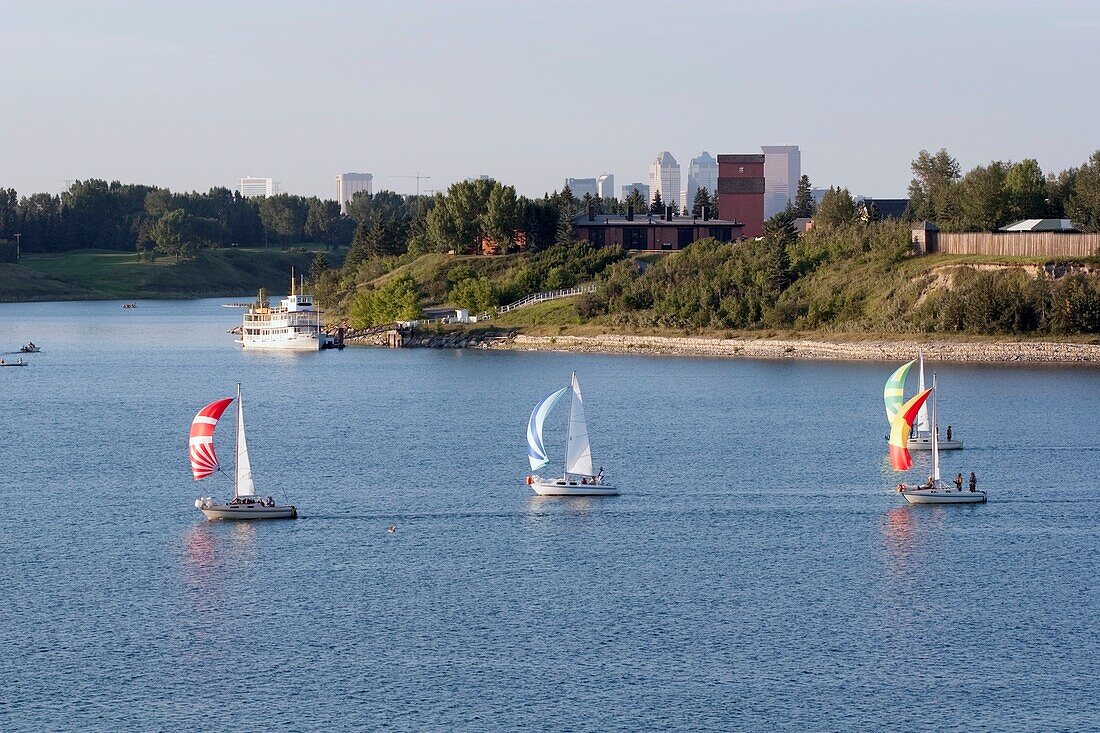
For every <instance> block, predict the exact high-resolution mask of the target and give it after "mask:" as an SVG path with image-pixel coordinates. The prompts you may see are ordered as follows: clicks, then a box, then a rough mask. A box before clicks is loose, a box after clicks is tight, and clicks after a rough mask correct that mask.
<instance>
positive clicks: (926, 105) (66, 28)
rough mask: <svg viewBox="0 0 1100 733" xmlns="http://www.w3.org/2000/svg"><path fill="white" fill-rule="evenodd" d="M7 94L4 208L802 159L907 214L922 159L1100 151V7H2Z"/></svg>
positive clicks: (1060, 163) (0, 148)
mask: <svg viewBox="0 0 1100 733" xmlns="http://www.w3.org/2000/svg"><path fill="white" fill-rule="evenodd" d="M0 68H2V69H3V74H2V75H0V186H2V187H9V186H10V187H14V188H16V189H18V190H19V191H20V193H23V194H25V193H29V192H32V191H59V190H60V189H62V188H63V187H64V186H65V183H64V182H65V179H77V178H91V177H95V178H106V179H109V180H111V179H119V180H122V181H127V182H141V183H152V184H159V185H163V186H168V187H170V188H172V189H173V190H191V189H197V190H201V191H205V190H207V189H208V188H210V187H211V186H216V185H223V186H229V187H232V186H234V185H235V181H236V179H237V178H238V177H240V176H243V175H257V176H265V177H266V176H270V177H273V178H275V179H276V180H279V181H281V182H282V185H283V190H285V191H288V192H291V193H301V194H317V195H322V196H328V197H333V196H334V195H335V193H334V183H333V179H334V176H335V174H337V173H340V172H343V171H366V172H370V173H373V174H374V176H375V190H378V189H380V188H390V189H393V190H396V191H399V192H412V191H413V189H414V187H415V182H414V181H413V180H412V179H408V178H395V177H391V176H398V175H408V174H413V173H416V172H418V171H419V172H420V173H422V174H426V175H431V176H432V178H431V180H429V181H424V182H422V184H421V186H422V188H423V189H443V188H445V187H446V186H447V184H449V183H451V182H453V181H455V180H460V179H463V178H466V177H469V176H476V175H478V174H482V173H486V174H490V175H492V176H493V177H495V178H498V179H500V180H502V181H505V182H508V183H513V184H514V185H516V187H517V188H518V189H519V190H520V192H521V193H525V194H528V195H540V194H541V193H542V192H544V191H546V190H550V189H554V188H557V187H559V186H560V185H561V182H562V179H563V178H565V177H567V176H574V177H587V176H596V175H599V174H600V173H603V172H611V173H614V174H615V178H616V185H617V187H618V186H619V185H622V184H624V183H628V182H630V181H634V180H640V181H645V180H647V175H648V173H647V172H648V166H649V163H650V162H651V161H652V160H653V158H654V157H656V155H657V153H658V152H660V151H661V150H665V149H667V150H670V151H672V153H673V155H675V156H676V158H677V160H679V161H680V164H681V165H682V166H684V167H685V168H686V164H687V161H688V159H689V158H690V157H691V156H693V155H695V154H696V153H697V152H698V151H700V150H704V149H705V150H708V151H709V152H711V153H712V154H718V153H739V152H759V146H760V145H762V144H789V143H795V144H798V145H800V146H801V148H802V170H803V172H804V173H808V174H809V175H810V177H811V179H812V180H813V182H814V184H815V185H820V186H825V185H830V184H840V185H845V186H847V187H849V188H850V189H851V190H852V192H853V193H859V194H866V195H873V196H880V197H889V196H899V195H904V192H905V188H906V186H907V184H908V180H909V162H910V161H911V160H912V158H913V157H914V156H915V154H916V153H917V151H919V150H920V149H921V148H928V149H938V148H940V147H947V148H948V149H949V150H950V151H951V152H952V153H953V154H954V155H956V156H957V157H958V158H959V159H960V162H961V163H962V165H963V167H964V169H965V168H968V167H971V166H973V165H976V164H978V163H984V162H988V161H989V160H992V159H1016V160H1018V159H1020V158H1024V157H1035V158H1037V159H1038V160H1039V163H1040V164H1041V165H1042V167H1043V169H1044V170H1052V169H1053V170H1060V169H1061V168H1064V167H1067V166H1070V165H1076V164H1079V163H1081V162H1082V161H1084V160H1085V159H1086V158H1087V157H1088V155H1089V154H1090V153H1092V151H1094V150H1096V149H1098V148H1100V94H1098V93H1097V89H1098V85H1100V3H1098V2H1095V0H1088V1H1087V2H1086V1H1085V0H1081V1H1079V2H1077V1H1073V0H1064V1H1056V2H1042V3H1040V2H1031V3H1024V2H1012V1H1004V2H992V1H990V2H970V1H967V0H949V1H942V2H941V1H940V0H931V1H928V0H925V1H923V2H908V3H888V2H885V0H874V1H866V2H864V1H861V0H849V1H840V0H837V1H834V2H827V1H825V0H789V1H783V0H776V1H774V2H766V1H760V2H711V1H710V0H693V1H692V2H690V3H685V4H683V5H682V6H680V5H679V4H677V3H672V2H668V1H667V0H663V1H662V2H648V1H647V0H631V1H630V2H599V1H598V0H588V1H586V2H554V3H551V2H528V1H525V0H503V1H499V2H497V1H494V2H420V1H410V0H403V1H399V2H324V1H314V2H282V1H279V0H265V1H263V2H231V1H228V0H218V1H217V2H206V1H205V0H202V1H196V0H188V1H187V2H166V1H162V0H157V1H150V2H140V3H139V2H111V1H107V0H97V1H96V2H86V1H82V2H64V3H63V2H49V1H48V0H27V1H23V0H15V1H13V0H0ZM685 176H686V173H685Z"/></svg>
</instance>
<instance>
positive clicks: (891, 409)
mask: <svg viewBox="0 0 1100 733" xmlns="http://www.w3.org/2000/svg"><path fill="white" fill-rule="evenodd" d="M916 363H917V362H916V360H915V359H914V360H913V361H911V362H909V363H908V364H902V365H901V366H900V367H898V368H897V371H895V372H894V373H893V374H891V375H890V378H889V379H887V380H886V389H884V390H882V401H883V402H885V403H886V421H887V422H889V423H891V424H892V423H893V422H894V415H896V414H898V408H899V407H901V403H902V402H904V401H905V378H906V377H907V376H909V370H910V369H912V368H913V365H914V364H916Z"/></svg>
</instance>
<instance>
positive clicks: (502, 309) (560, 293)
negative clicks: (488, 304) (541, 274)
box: [497, 284, 596, 315]
mask: <svg viewBox="0 0 1100 733" xmlns="http://www.w3.org/2000/svg"><path fill="white" fill-rule="evenodd" d="M594 292H596V286H595V285H594V284H589V285H579V286H577V287H575V288H567V289H565V290H550V291H547V292H545V293H532V294H531V295H528V296H527V297H526V298H520V299H519V300H517V301H516V302H515V303H509V304H508V305H502V306H498V307H497V314H498V315H500V314H504V313H509V312H511V311H514V310H516V309H517V308H523V307H524V306H528V305H534V304H535V303H544V302H546V301H547V300H557V299H558V298H569V297H572V296H574V295H580V294H581V293H594Z"/></svg>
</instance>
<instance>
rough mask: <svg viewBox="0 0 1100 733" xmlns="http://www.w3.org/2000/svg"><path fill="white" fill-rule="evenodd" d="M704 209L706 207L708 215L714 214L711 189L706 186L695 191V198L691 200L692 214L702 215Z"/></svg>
mask: <svg viewBox="0 0 1100 733" xmlns="http://www.w3.org/2000/svg"><path fill="white" fill-rule="evenodd" d="M703 209H706V211H707V216H713V215H714V205H713V204H712V203H711V200H710V191H708V190H707V189H706V187H705V186H700V187H699V188H698V189H696V191H695V198H694V200H692V202H691V215H692V216H700V217H701V216H702V215H703Z"/></svg>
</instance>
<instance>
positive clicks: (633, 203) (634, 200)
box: [623, 188, 646, 214]
mask: <svg viewBox="0 0 1100 733" xmlns="http://www.w3.org/2000/svg"><path fill="white" fill-rule="evenodd" d="M625 204H626V208H627V210H629V209H631V208H632V209H634V213H635V214H644V213H645V212H646V202H645V197H644V196H642V192H641V191H639V190H638V189H636V188H632V189H630V195H629V196H627V197H626V202H625ZM623 213H624V214H625V213H626V212H625V211H624V212H623Z"/></svg>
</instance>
